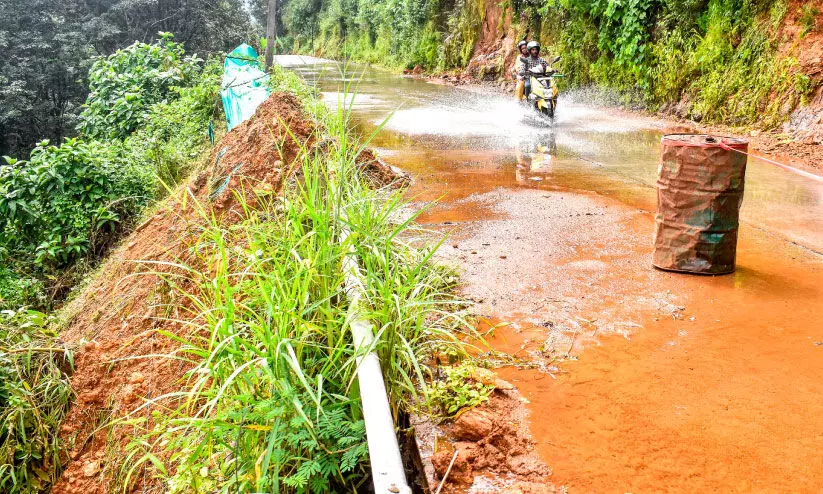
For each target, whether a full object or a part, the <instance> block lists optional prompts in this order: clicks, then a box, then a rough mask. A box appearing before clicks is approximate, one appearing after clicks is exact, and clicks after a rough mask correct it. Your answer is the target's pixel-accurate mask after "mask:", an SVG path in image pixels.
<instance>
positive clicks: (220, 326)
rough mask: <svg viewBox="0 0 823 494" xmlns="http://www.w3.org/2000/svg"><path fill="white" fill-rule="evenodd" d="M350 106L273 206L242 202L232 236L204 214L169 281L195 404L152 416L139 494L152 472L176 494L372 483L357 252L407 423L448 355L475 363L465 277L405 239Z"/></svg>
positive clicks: (405, 225) (158, 404)
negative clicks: (352, 294) (349, 273)
mask: <svg viewBox="0 0 823 494" xmlns="http://www.w3.org/2000/svg"><path fill="white" fill-rule="evenodd" d="M347 106H348V107H350V105H345V104H343V105H341V109H339V110H338V111H337V112H332V113H323V112H319V113H317V114H316V115H315V118H317V119H318V121H319V122H320V123H321V125H320V127H321V129H322V132H323V133H324V136H323V139H322V142H323V143H324V145H323V146H320V147H317V148H314V149H308V148H305V147H304V148H302V153H301V155H300V156H299V157H298V159H297V161H296V163H295V165H294V166H295V167H296V171H297V173H295V174H294V177H295V178H294V179H293V180H291V181H290V182H288V183H287V184H285V186H284V189H283V191H282V192H281V193H278V194H262V195H257V196H256V197H255V200H254V203H255V204H256V205H255V207H254V208H252V207H249V206H248V204H249V203H247V202H245V200H244V197H246V196H245V195H244V194H243V193H237V200H238V201H240V203H241V204H244V205H245V207H244V213H243V218H242V220H241V221H240V222H238V223H235V224H234V225H232V226H226V225H225V224H223V223H222V222H221V221H219V220H218V219H216V218H214V217H213V216H211V215H210V214H209V213H207V212H206V209H203V219H204V222H205V227H204V229H203V230H202V234H201V235H200V236H199V238H198V239H197V240H196V241H195V242H193V243H192V245H190V254H191V256H190V257H189V258H188V260H187V261H186V262H185V263H184V262H180V263H178V264H177V265H176V266H174V268H175V272H176V273H178V274H177V275H175V276H170V275H164V277H165V278H164V279H165V282H166V283H168V284H169V285H170V287H171V289H172V290H173V291H174V292H176V293H179V294H181V296H182V297H185V299H186V301H187V302H186V303H185V304H181V305H183V306H186V307H189V309H188V313H187V314H186V315H185V317H182V318H181V319H182V321H181V322H183V323H184V324H186V325H188V327H189V328H190V331H189V334H188V336H186V337H182V338H181V337H179V336H175V335H172V334H169V333H166V335H167V336H168V337H171V338H174V339H176V340H177V341H179V342H180V348H179V350H178V352H177V356H178V357H183V358H185V359H186V360H188V362H189V363H190V365H191V368H190V370H189V371H188V372H187V374H186V381H185V385H184V390H183V391H182V392H180V393H176V394H174V395H172V396H164V397H159V398H157V399H155V400H154V401H153V402H152V403H150V404H147V406H149V405H150V406H152V408H153V410H154V412H153V415H152V425H151V426H150V427H149V428H148V429H147V431H146V435H144V436H142V437H141V438H140V439H138V440H135V441H133V442H132V444H131V445H130V449H129V457H128V461H127V462H126V464H127V467H126V468H125V469H124V472H123V479H122V482H123V483H124V484H125V485H126V486H128V485H130V484H131V483H132V482H134V480H135V478H136V473H137V472H139V471H141V469H142V468H144V467H146V466H147V465H148V464H149V463H150V464H152V465H153V466H152V468H151V470H152V471H153V472H154V474H155V475H157V476H158V477H159V478H160V479H161V480H162V482H163V484H164V490H166V491H168V492H252V491H253V492H313V493H314V492H343V491H352V490H355V489H357V488H358V487H360V486H361V485H363V484H364V483H365V482H367V481H368V477H369V473H368V468H367V446H366V441H365V428H364V424H363V421H362V410H361V405H360V402H359V392H358V389H357V380H356V373H355V371H356V361H355V356H356V355H355V352H354V349H353V346H352V342H351V334H350V331H349V324H350V322H351V321H350V314H349V310H348V309H349V308H348V306H347V299H346V296H345V292H344V272H343V261H344V258H345V257H346V255H347V254H349V253H350V252H351V251H352V250H354V252H356V255H357V257H358V259H359V262H360V266H361V268H362V271H363V273H364V275H363V278H362V279H361V280H360V282H361V283H362V288H363V291H364V298H363V299H362V300H361V304H362V306H361V307H360V309H361V312H360V314H361V315H365V316H366V317H368V318H369V319H370V320H371V321H372V322H373V323H374V325H375V328H376V330H377V331H376V338H375V342H374V347H373V350H374V351H376V352H377V353H378V355H379V357H380V359H381V362H382V365H383V368H384V372H385V378H386V382H387V388H388V389H389V392H390V395H391V401H392V404H393V406H394V409H395V410H398V409H400V408H406V409H409V408H411V407H415V406H419V405H420V404H421V403H423V401H424V400H421V399H419V397H418V396H417V393H419V392H421V391H422V392H423V393H425V389H426V388H425V382H424V378H425V377H427V375H428V373H429V372H430V371H429V367H428V366H429V365H431V364H432V363H433V362H434V361H435V360H436V359H435V356H436V354H437V353H438V352H446V353H460V352H462V346H461V344H460V342H459V341H458V338H457V337H456V334H457V332H458V331H459V330H460V328H462V327H464V325H465V324H464V321H463V320H462V309H463V308H464V305H463V304H462V302H461V301H459V300H458V299H456V298H455V297H453V296H452V295H450V288H451V286H450V283H451V280H452V279H453V278H452V277H451V276H449V273H448V272H446V271H445V270H443V269H441V268H439V267H437V266H436V265H434V264H433V263H432V262H431V253H432V249H425V250H418V249H415V248H413V247H411V246H410V245H409V244H407V243H406V242H404V241H403V238H404V235H405V232H407V231H408V230H409V229H410V228H412V226H411V225H412V221H413V218H414V217H413V216H412V217H411V218H405V219H399V218H402V217H403V215H402V214H401V212H402V211H403V210H404V206H405V204H404V202H403V200H402V199H401V196H400V193H399V192H393V191H389V190H373V189H371V188H369V187H368V186H367V185H366V181H365V179H364V177H362V176H361V174H360V172H359V170H358V167H357V164H356V160H355V158H356V156H357V155H358V153H359V152H360V150H361V149H362V143H360V142H358V141H356V140H354V139H353V138H352V134H351V132H350V128H351V123H350V120H349V118H350V117H349V114H348V113H347V112H346V111H344V110H343V109H342V108H343V107H347ZM318 141H320V139H318ZM343 228H346V229H348V231H349V232H350V234H349V236H348V238H347V240H346V242H342V243H341V242H339V238H340V232H341V229H343ZM146 425H147V426H149V424H146Z"/></svg>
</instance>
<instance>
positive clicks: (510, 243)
mask: <svg viewBox="0 0 823 494" xmlns="http://www.w3.org/2000/svg"><path fill="white" fill-rule="evenodd" d="M471 200H472V201H477V202H486V203H493V204H494V206H493V207H492V210H493V211H494V212H496V213H498V215H502V217H500V216H498V218H496V219H489V220H485V221H483V222H470V223H467V224H465V225H464V226H463V227H459V228H457V229H456V231H455V232H454V234H455V235H454V239H455V240H454V241H453V242H450V243H449V244H447V245H445V246H444V247H443V248H442V249H441V255H442V256H443V258H444V259H447V260H449V261H451V262H454V263H456V264H458V265H460V266H462V267H463V269H464V278H463V279H464V281H465V283H466V284H465V287H464V289H465V292H466V294H467V295H469V296H470V297H472V298H473V299H475V301H476V302H477V303H478V307H477V309H478V313H479V314H480V315H481V316H483V317H485V318H486V320H487V321H490V323H491V325H495V326H497V327H496V329H494V331H493V334H491V335H490V336H489V338H488V341H489V344H490V345H491V347H492V348H493V349H495V350H498V351H502V352H505V353H507V354H509V355H512V356H514V357H515V358H516V361H517V364H518V365H515V366H507V367H503V368H501V369H499V370H498V374H499V376H500V377H501V378H503V379H504V380H506V381H508V382H510V383H512V384H513V385H514V386H516V387H517V388H518V390H519V392H520V393H521V394H522V396H523V397H524V398H525V400H524V402H525V407H526V409H527V410H528V411H529V414H530V420H529V426H530V432H531V434H532V436H533V437H534V439H535V442H536V449H537V451H538V452H539V454H540V457H541V459H543V460H544V462H545V463H546V464H547V465H549V466H550V467H551V468H552V470H553V476H552V477H551V481H552V482H553V483H555V484H557V485H562V486H566V487H568V488H570V489H573V490H583V491H588V492H592V491H594V492H601V491H611V490H614V489H618V488H619V489H628V490H635V491H646V490H659V489H662V490H678V491H679V490H690V489H695V488H697V489H699V490H700V489H706V490H708V489H711V490H723V491H729V490H731V491H734V490H743V491H749V490H791V491H810V490H812V489H814V488H815V486H817V485H820V482H821V481H823V479H821V478H820V473H819V472H821V471H822V470H821V467H823V457H821V455H820V453H819V451H820V446H821V440H822V438H823V436H821V432H823V420H821V412H823V407H821V403H823V401H821V398H823V379H821V377H823V366H821V364H820V357H821V353H820V352H821V351H823V347H822V345H823V343H822V342H823V331H821V329H820V327H819V324H818V323H817V321H819V320H820V319H819V318H820V317H821V316H823V309H821V307H823V303H822V302H823V293H821V291H820V287H819V286H818V285H817V282H818V281H819V280H820V279H823V278H821V275H822V274H823V262H821V259H820V257H819V256H817V255H815V254H813V253H811V252H809V251H808V250H805V249H803V248H799V247H796V246H791V245H787V244H786V242H784V241H782V240H780V239H778V238H775V237H773V236H770V235H768V234H766V233H764V232H762V231H759V230H756V229H754V228H747V227H744V229H743V232H742V238H743V240H742V241H741V245H740V258H739V267H738V271H737V273H735V274H734V275H731V276H727V277H719V278H707V277H690V276H684V275H677V274H671V273H664V272H660V271H656V270H653V269H652V268H651V267H650V265H649V255H650V242H649V239H650V232H651V226H652V217H651V214H650V213H647V212H643V211H641V210H639V209H637V208H636V207H632V206H630V205H626V204H625V203H621V202H620V201H617V200H614V199H611V198H608V197H602V196H596V195H591V194H575V193H569V192H559V191H550V190H511V189H503V188H501V189H498V190H495V191H492V192H488V193H485V194H479V195H477V196H476V197H472V198H471ZM464 201H465V200H464ZM460 205H461V201H458V202H457V203H456V204H454V205H448V204H444V205H442V206H441V207H442V208H443V211H444V213H445V214H446V215H447V216H448V217H449V218H454V212H453V211H450V208H451V207H456V208H459V207H460ZM431 219H432V220H436V218H431ZM455 246H456V247H455ZM486 327H489V324H487V325H486ZM789 362H791V363H789ZM787 472H792V475H786V474H787ZM476 492H494V491H492V490H476Z"/></svg>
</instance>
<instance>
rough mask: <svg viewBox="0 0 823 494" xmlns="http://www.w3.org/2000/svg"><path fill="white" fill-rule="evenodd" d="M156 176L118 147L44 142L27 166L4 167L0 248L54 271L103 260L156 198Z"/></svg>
mask: <svg viewBox="0 0 823 494" xmlns="http://www.w3.org/2000/svg"><path fill="white" fill-rule="evenodd" d="M152 183H153V178H152V176H151V171H150V170H145V169H142V168H140V167H137V166H133V165H132V164H130V163H129V162H126V161H125V160H123V159H122V157H121V155H120V149H119V148H118V146H111V145H105V144H103V143H100V142H97V141H89V142H86V141H81V140H78V139H66V141H65V142H64V143H63V144H61V145H60V146H54V145H50V144H49V142H48V141H43V142H41V143H40V144H39V145H38V146H37V147H35V148H34V150H33V151H32V152H31V156H30V158H29V160H28V161H16V160H13V159H11V158H6V164H5V165H0V229H2V230H3V232H4V234H3V236H2V238H1V239H0V248H2V249H3V250H4V251H5V253H6V254H5V256H6V257H7V258H8V257H10V258H12V259H17V260H24V259H26V258H29V257H30V258H32V259H33V261H34V264H35V265H36V266H38V267H39V268H41V269H43V270H45V271H47V272H50V271H54V270H57V269H61V268H65V267H67V266H69V265H71V264H73V263H74V262H76V261H77V260H79V259H81V258H83V257H85V256H88V255H91V254H99V253H100V252H101V251H102V250H103V249H104V248H105V247H107V246H108V245H109V244H110V243H111V242H112V241H113V240H114V239H115V238H116V233H117V232H118V231H119V230H120V228H121V227H122V224H123V222H124V221H126V220H127V219H128V218H129V217H131V216H132V215H133V214H134V213H135V212H136V211H137V210H138V209H139V208H140V207H141V206H143V205H144V204H146V203H147V202H148V200H149V198H150V196H151V184H152Z"/></svg>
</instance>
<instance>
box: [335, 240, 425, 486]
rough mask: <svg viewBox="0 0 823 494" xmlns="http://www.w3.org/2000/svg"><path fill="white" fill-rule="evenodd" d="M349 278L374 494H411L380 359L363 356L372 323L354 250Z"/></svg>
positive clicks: (348, 262) (347, 286)
mask: <svg viewBox="0 0 823 494" xmlns="http://www.w3.org/2000/svg"><path fill="white" fill-rule="evenodd" d="M348 237H349V230H348V228H345V227H344V228H343V231H342V232H341V234H340V238H339V241H340V242H341V243H344V242H346V240H347V239H348ZM343 272H344V274H345V277H346V284H345V291H346V296H347V297H348V299H349V320H350V323H349V326H350V328H351V332H352V340H353V342H354V347H355V352H356V354H357V355H359V356H358V357H357V380H358V384H359V385H360V401H361V402H362V404H363V420H364V421H365V423H366V439H367V441H368V445H369V462H370V464H371V470H372V479H373V482H374V492H375V493H377V494H389V493H391V494H396V493H400V494H411V488H410V487H409V485H408V483H407V482H406V471H405V469H404V468H403V458H402V456H401V455H400V446H399V444H398V442H397V434H396V433H395V427H394V418H393V417H392V413H391V408H390V407H389V398H388V395H387V394H386V385H385V383H384V382H383V371H382V369H381V368H380V359H378V357H377V354H376V353H375V352H373V351H370V352H368V353H364V352H365V351H366V349H368V348H370V347H371V345H372V343H373V342H374V327H373V325H372V323H371V322H370V321H369V320H368V319H366V318H364V317H362V315H361V314H360V309H359V306H360V299H361V298H362V296H363V286H362V283H361V282H360V279H361V275H360V267H359V266H358V264H357V256H356V255H355V252H354V247H352V248H351V250H350V251H349V253H348V254H347V255H346V258H345V259H344V261H343Z"/></svg>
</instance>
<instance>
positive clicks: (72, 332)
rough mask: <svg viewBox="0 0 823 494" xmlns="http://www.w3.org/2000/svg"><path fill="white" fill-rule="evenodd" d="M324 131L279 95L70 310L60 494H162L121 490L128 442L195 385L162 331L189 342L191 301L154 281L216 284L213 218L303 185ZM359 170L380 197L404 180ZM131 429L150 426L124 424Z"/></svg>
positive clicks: (144, 488) (139, 488)
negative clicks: (190, 271)
mask: <svg viewBox="0 0 823 494" xmlns="http://www.w3.org/2000/svg"><path fill="white" fill-rule="evenodd" d="M316 130H317V129H316V128H315V124H314V123H313V122H312V121H311V119H310V118H309V116H308V115H307V114H306V113H305V112H304V111H303V110H302V107H301V105H300V102H299V101H298V100H297V98H296V97H294V96H293V95H291V94H287V93H274V94H272V96H271V97H270V98H269V99H268V100H267V101H265V102H264V103H263V104H262V105H261V106H260V107H259V108H258V109H257V112H256V113H255V115H254V116H253V117H252V118H251V119H249V120H247V121H246V122H244V123H243V124H241V125H239V126H238V127H236V128H235V129H233V130H232V131H231V132H229V133H228V134H226V135H225V137H223V139H221V140H220V142H218V143H217V145H216V146H215V148H214V150H213V152H212V155H211V156H210V158H209V162H208V167H205V169H203V170H202V171H201V173H199V174H197V176H195V177H192V179H191V180H190V181H189V183H188V184H186V185H187V187H186V188H181V189H180V190H178V191H177V192H175V193H174V194H173V196H172V197H170V198H169V199H168V200H167V201H166V202H165V203H164V204H162V205H161V207H160V208H159V209H158V212H157V213H156V214H155V215H154V216H152V217H151V218H149V219H148V220H147V221H146V222H145V223H143V224H142V225H140V226H138V227H137V228H136V229H135V231H134V232H133V233H132V235H131V236H130V237H129V238H127V239H126V240H125V241H124V242H123V245H122V246H121V247H120V248H119V249H117V250H116V251H115V252H113V253H112V255H111V256H110V257H109V259H107V261H106V262H105V264H104V265H103V266H102V267H101V269H100V274H99V275H98V276H97V277H96V278H95V279H93V280H92V281H91V283H90V284H89V286H88V287H86V288H85V289H84V290H83V291H82V292H81V293H80V294H79V295H78V297H77V298H76V299H75V300H74V301H72V302H71V303H70V304H69V307H67V310H66V312H67V314H71V315H70V316H69V317H70V319H69V321H68V322H67V329H66V330H65V331H64V333H63V334H62V338H63V339H64V340H66V341H68V342H71V343H73V344H75V345H76V346H77V351H76V365H75V372H74V375H73V376H72V381H71V384H72V389H73V390H74V392H75V393H76V399H75V402H74V403H73V404H72V407H71V409H70V410H69V414H68V416H67V418H66V420H65V422H64V424H63V426H62V428H61V431H60V432H61V437H62V438H63V440H64V441H65V442H66V444H67V445H68V446H69V452H68V456H69V458H70V460H71V461H69V462H68V463H67V465H66V469H65V471H64V472H63V475H62V478H61V479H60V481H59V482H58V483H57V484H56V485H55V486H54V488H53V490H52V492H53V493H55V494H76V493H83V494H93V493H107V492H113V491H117V490H126V491H132V492H148V491H151V492H159V489H161V487H160V486H158V485H157V484H158V482H157V480H155V479H153V478H152V477H151V476H145V475H142V474H140V473H139V472H138V473H137V474H135V475H134V476H133V477H132V482H131V485H128V486H125V487H124V486H122V485H121V484H122V483H123V478H122V476H123V472H121V471H120V468H121V466H122V463H123V458H124V450H125V448H126V446H127V445H128V443H129V441H130V440H131V439H133V438H135V437H139V436H140V435H141V434H143V433H145V431H146V429H145V428H144V427H145V426H150V425H151V419H150V417H151V411H152V408H153V407H156V406H159V405H157V404H153V403H152V402H151V400H152V399H156V398H157V397H159V396H162V395H165V394H167V393H170V392H172V391H176V390H179V389H180V388H181V387H182V386H183V385H184V383H183V382H182V379H181V378H182V377H183V375H184V374H185V372H186V370H187V364H184V363H183V362H182V361H181V360H179V359H177V358H175V357H174V356H173V355H171V354H172V353H173V352H172V351H173V350H174V348H176V346H177V345H178V344H177V343H175V342H174V341H172V340H171V339H170V338H168V337H166V336H164V335H162V334H160V333H159V331H165V332H167V333H170V334H172V335H177V336H180V337H186V336H187V335H188V334H189V332H190V331H191V330H190V328H189V327H188V324H187V322H188V321H189V319H190V318H191V317H193V314H194V313H195V312H192V311H191V307H190V305H191V302H190V301H189V300H187V299H186V297H185V296H184V295H183V294H182V293H181V290H179V289H178V288H175V287H173V286H171V285H170V284H169V283H168V282H166V281H164V280H163V279H162V278H161V277H160V276H158V275H156V274H154V273H157V272H163V273H165V272H175V269H176V268H175V267H174V266H173V264H172V263H175V262H183V263H188V264H189V265H190V266H194V267H195V268H196V269H198V270H199V271H201V272H202V275H203V276H209V274H210V273H213V265H212V263H211V262H206V261H203V260H202V259H200V258H198V257H197V255H196V246H197V244H198V242H199V241H201V240H202V239H201V238H200V235H201V234H202V228H203V226H204V223H205V220H204V216H206V215H208V213H207V212H205V211H209V212H212V213H214V216H215V217H216V218H218V220H219V221H220V222H222V223H223V224H226V225H228V224H231V223H233V222H236V221H238V220H239V219H241V217H242V215H243V213H242V210H243V207H241V204H240V203H239V201H238V197H239V196H241V195H242V196H244V197H245V199H246V205H248V206H251V207H253V206H254V204H255V201H256V200H257V198H259V197H261V196H263V195H268V194H277V193H279V191H281V190H282V189H283V188H284V186H287V185H288V184H289V183H290V181H292V180H296V179H299V176H300V173H301V171H302V170H300V169H299V167H296V166H294V164H295V163H298V160H296V158H297V157H298V156H299V154H300V153H301V152H302V151H301V149H303V148H305V149H307V150H308V151H307V152H311V150H312V149H313V146H314V145H315V143H316V142H317V139H316V137H317V134H316ZM358 163H359V165H360V167H361V170H362V171H363V173H364V174H365V176H366V177H368V178H369V180H371V181H372V182H373V183H374V184H375V185H381V186H382V185H388V184H389V182H392V181H394V180H395V179H396V178H398V177H397V176H396V175H395V172H394V171H393V170H392V169H391V168H389V167H388V166H387V165H385V164H384V163H383V162H382V161H379V160H377V159H376V158H375V157H374V155H373V154H372V153H371V151H368V150H366V151H363V152H362V153H361V154H360V155H359V156H358ZM405 178H406V177H400V179H401V180H403V179H405ZM192 196H193V197H195V198H196V201H197V203H198V204H199V205H200V207H202V208H203V209H204V211H203V212H201V211H200V210H199V207H197V206H196V205H195V204H194V202H195V200H194V199H193V198H192ZM215 262H217V261H215ZM204 263H206V264H208V265H204ZM179 274H183V273H179ZM181 278H182V281H180V283H181V285H183V287H189V288H191V289H194V282H193V281H192V280H190V279H188V278H187V277H186V276H182V277H181ZM126 417H129V418H131V419H134V420H132V422H134V421H135V420H136V419H139V418H145V419H146V420H147V421H148V423H146V424H144V423H138V424H137V425H135V424H133V423H130V422H129V421H126V422H124V423H119V424H118V422H117V421H118V420H119V419H123V418H126Z"/></svg>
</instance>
